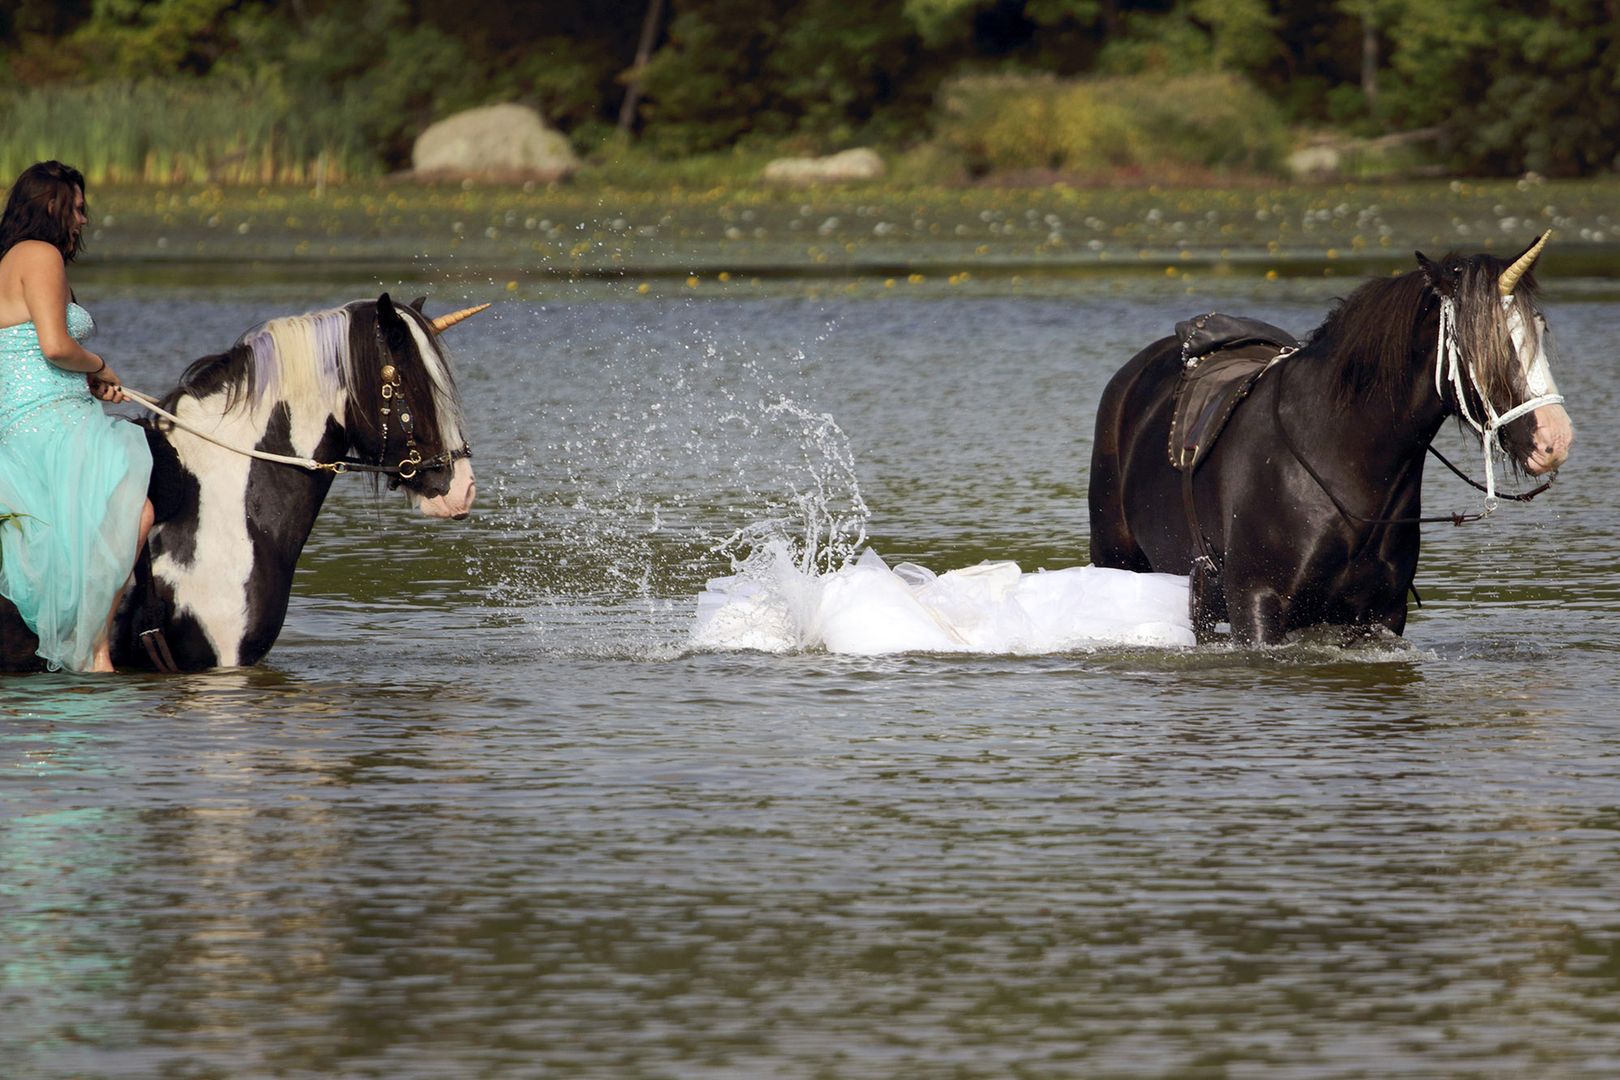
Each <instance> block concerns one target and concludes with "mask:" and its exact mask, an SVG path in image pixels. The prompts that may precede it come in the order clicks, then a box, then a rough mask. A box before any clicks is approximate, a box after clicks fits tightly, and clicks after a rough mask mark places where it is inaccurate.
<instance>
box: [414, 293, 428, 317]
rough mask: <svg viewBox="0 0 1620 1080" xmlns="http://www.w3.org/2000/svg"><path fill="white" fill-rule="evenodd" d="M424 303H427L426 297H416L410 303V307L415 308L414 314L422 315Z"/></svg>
mask: <svg viewBox="0 0 1620 1080" xmlns="http://www.w3.org/2000/svg"><path fill="white" fill-rule="evenodd" d="M425 303H427V297H425V296H418V297H417V298H416V299H415V300H412V301H411V307H413V308H415V309H416V313H417V314H418V315H420V314H422V305H423V304H425Z"/></svg>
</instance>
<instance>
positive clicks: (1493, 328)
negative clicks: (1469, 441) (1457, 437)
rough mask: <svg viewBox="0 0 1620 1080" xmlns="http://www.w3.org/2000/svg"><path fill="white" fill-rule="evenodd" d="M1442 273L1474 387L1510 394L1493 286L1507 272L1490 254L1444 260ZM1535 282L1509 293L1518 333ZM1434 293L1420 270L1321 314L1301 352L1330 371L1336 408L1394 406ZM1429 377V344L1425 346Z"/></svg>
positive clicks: (1528, 320) (1508, 351)
mask: <svg viewBox="0 0 1620 1080" xmlns="http://www.w3.org/2000/svg"><path fill="white" fill-rule="evenodd" d="M1438 265H1439V266H1440V267H1443V268H1446V270H1447V272H1448V273H1453V274H1455V277H1454V279H1451V280H1449V282H1448V284H1449V285H1450V286H1451V295H1452V297H1453V299H1454V301H1455V303H1456V311H1457V324H1456V333H1457V344H1458V347H1459V349H1460V350H1461V352H1462V355H1463V356H1465V357H1468V358H1469V359H1470V360H1471V361H1472V363H1473V364H1474V368H1475V371H1476V373H1477V375H1478V378H1479V381H1480V385H1481V386H1482V387H1483V388H1484V390H1485V392H1486V393H1487V394H1488V395H1489V396H1490V397H1492V398H1493V399H1497V400H1500V399H1502V398H1505V397H1510V396H1512V394H1513V379H1514V373H1515V371H1516V368H1517V363H1516V360H1515V357H1514V354H1513V349H1512V345H1511V342H1512V338H1511V337H1510V335H1509V332H1508V321H1507V310H1508V309H1507V308H1505V307H1504V306H1503V304H1502V302H1501V299H1500V296H1501V294H1500V293H1499V292H1498V290H1497V279H1498V278H1500V277H1501V274H1502V270H1503V269H1504V268H1505V267H1506V266H1507V264H1506V263H1504V262H1503V261H1502V260H1500V259H1497V258H1495V257H1493V256H1490V255H1473V256H1460V255H1455V254H1448V255H1446V256H1445V257H1444V258H1443V259H1441V260H1440V261H1439V263H1438ZM1535 293H1536V283H1535V278H1534V276H1533V275H1532V274H1529V273H1527V274H1525V276H1524V277H1523V278H1521V279H1520V281H1519V283H1518V286H1517V287H1516V288H1515V289H1514V306H1515V307H1517V308H1518V310H1519V315H1520V318H1521V319H1523V320H1524V325H1525V326H1531V325H1533V320H1534V319H1535V318H1536V308H1535ZM1439 306H1440V294H1439V293H1438V292H1437V291H1436V288H1435V286H1434V284H1432V283H1431V282H1430V280H1429V277H1428V275H1427V273H1426V272H1425V271H1423V270H1413V271H1411V272H1410V273H1406V274H1401V275H1399V276H1398V277H1389V278H1373V279H1372V280H1371V281H1368V282H1367V283H1366V284H1364V285H1362V286H1361V287H1360V288H1358V289H1356V291H1355V292H1353V293H1351V294H1350V295H1349V296H1348V297H1345V298H1343V299H1341V300H1340V301H1339V302H1338V303H1336V304H1335V305H1334V307H1333V310H1332V311H1330V312H1328V317H1327V319H1326V320H1324V321H1323V323H1322V325H1321V326H1319V327H1317V329H1316V330H1315V331H1314V332H1312V333H1311V335H1310V338H1309V341H1308V343H1307V344H1306V346H1305V347H1304V349H1302V350H1301V352H1303V353H1306V354H1308V355H1310V356H1311V357H1312V358H1313V359H1314V360H1315V361H1316V362H1321V363H1328V364H1332V365H1334V374H1335V378H1334V390H1335V394H1334V397H1335V404H1337V405H1338V406H1339V407H1341V408H1343V407H1349V406H1353V405H1354V403H1355V402H1357V401H1360V400H1364V399H1365V398H1367V397H1369V396H1373V395H1377V396H1380V397H1383V398H1386V399H1388V400H1394V399H1395V398H1396V397H1398V396H1399V395H1400V394H1401V393H1402V392H1403V391H1404V390H1405V389H1406V388H1407V387H1409V386H1410V385H1411V381H1412V359H1413V349H1414V345H1415V343H1416V339H1417V336H1418V331H1419V330H1420V329H1421V328H1422V327H1423V325H1424V323H1425V321H1426V320H1429V319H1431V318H1434V317H1435V315H1436V313H1437V311H1438V309H1439ZM1427 340H1428V344H1427V346H1426V348H1427V349H1428V364H1427V366H1426V368H1425V370H1427V371H1429V372H1430V373H1431V376H1430V377H1431V378H1432V372H1433V363H1434V355H1433V350H1434V348H1435V346H1434V339H1433V337H1432V335H1431V336H1430V337H1429V338H1428V339H1427Z"/></svg>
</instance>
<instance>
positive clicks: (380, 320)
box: [377, 293, 411, 353]
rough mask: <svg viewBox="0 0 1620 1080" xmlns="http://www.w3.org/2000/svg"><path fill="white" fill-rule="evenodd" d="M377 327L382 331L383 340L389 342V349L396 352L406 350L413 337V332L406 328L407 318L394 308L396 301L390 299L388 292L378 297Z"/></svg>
mask: <svg viewBox="0 0 1620 1080" xmlns="http://www.w3.org/2000/svg"><path fill="white" fill-rule="evenodd" d="M377 329H379V330H381V331H382V335H383V340H384V341H385V342H387V343H388V348H389V351H391V352H395V353H401V352H404V351H405V348H406V345H407V343H408V342H409V341H410V339H411V332H410V330H408V329H406V327H405V320H404V319H402V318H400V315H399V312H398V311H396V310H395V309H394V301H393V300H391V299H389V296H388V294H387V293H383V294H382V295H381V296H379V297H377Z"/></svg>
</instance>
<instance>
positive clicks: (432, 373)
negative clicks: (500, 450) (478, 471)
mask: <svg viewBox="0 0 1620 1080" xmlns="http://www.w3.org/2000/svg"><path fill="white" fill-rule="evenodd" d="M422 303H423V301H422V300H415V301H413V302H412V303H411V304H410V305H409V306H406V307H400V306H397V305H395V304H394V302H393V300H391V299H390V298H389V296H388V294H387V293H383V294H382V295H381V296H379V297H378V298H377V299H376V300H375V301H363V302H358V303H354V304H350V305H349V307H348V310H349V313H350V323H349V353H350V363H349V393H348V406H347V410H346V415H345V417H344V426H345V427H346V428H347V430H348V432H349V438H350V440H351V442H352V443H353V445H354V449H355V453H356V456H358V457H359V458H361V459H362V460H366V461H373V462H377V463H378V464H382V465H389V466H398V467H399V472H398V474H397V475H392V476H390V478H389V481H388V486H389V487H390V488H395V487H403V488H404V489H405V491H406V493H407V494H408V495H409V496H410V499H411V503H412V505H414V506H415V507H416V508H417V509H419V510H421V511H422V513H424V514H426V515H427V516H429V517H438V518H462V517H466V516H467V514H468V512H469V511H470V510H471V509H472V504H473V497H474V495H475V493H476V490H477V487H476V484H475V482H474V479H473V468H472V462H471V460H469V459H470V456H471V450H470V448H469V447H468V444H467V439H466V436H465V434H464V430H463V426H462V425H463V420H462V411H461V397H460V395H459V394H458V393H457V391H456V384H455V380H454V378H453V376H452V375H451V373H450V364H449V361H448V359H447V357H446V354H445V349H444V346H443V343H442V342H441V340H440V336H439V335H440V333H441V332H442V331H444V330H447V329H449V327H451V326H453V325H454V324H455V323H457V322H459V321H461V319H462V318H465V317H466V315H467V314H468V313H467V312H457V313H456V314H455V315H447V316H442V317H440V318H439V319H436V320H435V319H429V318H427V317H426V316H425V315H423V314H422ZM486 306H487V305H486ZM469 310H471V309H469ZM477 310H482V309H481V308H480V309H477Z"/></svg>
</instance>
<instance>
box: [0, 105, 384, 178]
mask: <svg viewBox="0 0 1620 1080" xmlns="http://www.w3.org/2000/svg"><path fill="white" fill-rule="evenodd" d="M0 115H3V116H5V117H6V123H5V125H4V126H3V127H0V177H12V176H16V175H17V174H18V173H19V172H21V171H22V170H23V169H24V168H26V167H27V166H29V165H31V164H33V163H34V162H36V161H44V160H48V159H52V158H54V159H56V160H59V161H65V162H68V163H69V164H72V165H73V166H75V167H76V168H78V169H79V170H80V171H82V172H83V173H84V174H85V179H86V181H87V182H89V183H91V184H95V185H100V184H107V183H112V184H120V183H142V184H177V183H215V184H277V183H292V184H302V183H309V182H316V181H326V182H333V183H339V182H342V181H344V180H348V179H354V178H358V177H365V176H373V175H376V174H378V173H379V172H381V170H382V166H381V163H380V162H379V161H378V159H377V157H376V155H375V154H374V153H373V152H372V151H371V149H370V148H369V147H368V146H367V145H366V142H365V140H364V139H363V138H362V136H361V133H360V132H359V130H358V129H357V128H355V127H354V126H352V125H351V124H349V123H347V122H345V120H344V119H343V115H342V111H341V110H340V109H336V108H334V107H332V106H331V105H330V104H327V103H320V104H316V103H311V102H302V101H298V100H296V99H295V98H294V97H293V96H292V95H290V94H288V93H286V92H285V91H283V90H282V89H281V88H280V87H278V86H276V85H274V84H273V83H265V82H260V83H257V84H235V83H231V82H229V81H226V80H223V79H208V80H198V79H167V80H161V81H143V82H98V83H88V84H82V85H63V86H46V87H22V88H11V89H0ZM4 182H5V181H4V180H0V183H4Z"/></svg>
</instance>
